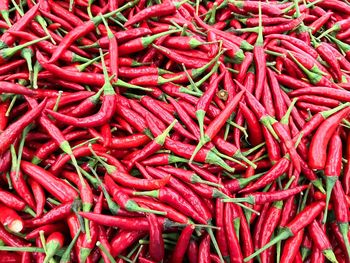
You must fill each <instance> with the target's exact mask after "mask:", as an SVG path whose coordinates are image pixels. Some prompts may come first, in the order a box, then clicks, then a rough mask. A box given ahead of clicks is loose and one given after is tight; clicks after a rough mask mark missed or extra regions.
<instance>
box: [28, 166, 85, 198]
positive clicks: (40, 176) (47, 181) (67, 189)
mask: <svg viewBox="0 0 350 263" xmlns="http://www.w3.org/2000/svg"><path fill="white" fill-rule="evenodd" d="M21 169H22V170H23V172H24V173H25V174H27V175H29V176H30V177H32V178H33V179H34V180H35V181H37V182H38V183H39V184H40V185H42V186H43V187H44V188H45V189H46V190H47V191H48V192H49V193H51V194H52V195H53V196H55V197H56V198H57V199H58V200H60V201H61V202H69V201H72V200H74V199H75V198H76V197H77V196H78V193H77V192H76V191H75V190H74V189H73V188H72V187H71V186H70V185H68V184H67V183H65V182H64V181H62V180H60V179H58V178H57V177H55V176H53V175H52V174H51V173H50V172H48V171H46V170H44V169H43V168H41V167H39V166H37V165H35V164H32V163H29V162H26V161H21Z"/></svg>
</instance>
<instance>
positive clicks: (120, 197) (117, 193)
mask: <svg viewBox="0 0 350 263" xmlns="http://www.w3.org/2000/svg"><path fill="white" fill-rule="evenodd" d="M105 181H106V187H107V189H108V191H109V192H110V193H111V194H112V196H113V199H114V200H115V201H116V202H117V203H118V205H120V206H121V207H122V208H124V209H126V210H127V211H130V212H146V213H147V212H152V213H158V214H164V213H163V212H160V211H156V210H151V209H146V208H143V207H140V206H139V205H138V204H137V203H136V202H135V201H133V200H132V199H131V198H129V196H128V195H127V194H125V193H124V192H123V191H122V190H121V188H120V187H119V186H118V185H116V184H115V183H114V181H113V179H112V178H111V177H110V176H109V175H106V176H105ZM154 191H156V190H154Z"/></svg>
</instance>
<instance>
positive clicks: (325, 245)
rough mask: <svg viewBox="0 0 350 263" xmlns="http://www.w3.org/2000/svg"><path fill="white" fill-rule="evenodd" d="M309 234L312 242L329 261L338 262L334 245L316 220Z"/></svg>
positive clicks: (309, 228)
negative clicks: (333, 248)
mask: <svg viewBox="0 0 350 263" xmlns="http://www.w3.org/2000/svg"><path fill="white" fill-rule="evenodd" d="M308 232H309V235H310V237H311V239H312V241H313V242H314V244H315V245H316V247H317V248H318V249H319V250H320V251H321V252H322V254H324V255H325V257H326V258H327V259H328V260H329V261H331V262H336V261H337V260H336V258H335V255H334V252H333V251H332V245H331V243H330V241H329V240H328V237H327V236H326V234H325V232H324V230H323V229H322V228H321V226H320V224H319V223H318V222H317V221H316V220H314V221H313V222H312V223H311V224H310V225H309V226H308Z"/></svg>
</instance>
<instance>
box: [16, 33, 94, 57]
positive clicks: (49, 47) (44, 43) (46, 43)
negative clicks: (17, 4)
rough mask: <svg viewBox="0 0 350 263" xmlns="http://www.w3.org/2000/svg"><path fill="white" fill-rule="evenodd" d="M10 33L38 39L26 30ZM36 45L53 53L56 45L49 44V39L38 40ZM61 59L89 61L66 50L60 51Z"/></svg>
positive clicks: (20, 36)
mask: <svg viewBox="0 0 350 263" xmlns="http://www.w3.org/2000/svg"><path fill="white" fill-rule="evenodd" d="M11 35H13V36H16V37H19V38H23V39H26V40H29V41H34V40H36V39H38V38H37V37H36V36H35V35H34V34H31V33H28V32H23V31H14V32H11ZM36 45H37V46H38V47H40V48H41V49H42V50H44V51H45V52H47V53H50V54H51V53H53V52H54V50H55V49H56V46H54V45H53V44H51V43H50V42H49V41H45V40H43V41H40V42H38V43H37V44H36ZM61 59H62V60H64V61H66V62H87V61H89V60H88V59H87V58H84V57H82V56H79V55H78V54H76V53H74V52H72V51H69V50H66V51H65V52H63V53H62V56H61Z"/></svg>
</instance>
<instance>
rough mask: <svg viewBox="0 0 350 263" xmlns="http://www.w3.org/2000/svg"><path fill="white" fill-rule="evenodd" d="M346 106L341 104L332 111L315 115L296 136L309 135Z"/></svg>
mask: <svg viewBox="0 0 350 263" xmlns="http://www.w3.org/2000/svg"><path fill="white" fill-rule="evenodd" d="M347 106H348V104H347V103H344V104H341V105H339V106H338V107H335V108H334V109H331V110H328V111H323V112H319V113H317V114H315V115H314V116H313V117H312V118H311V119H310V120H309V121H308V122H307V123H306V125H305V126H304V127H303V128H302V129H301V130H300V132H299V133H298V134H296V136H300V134H303V136H305V137H306V136H308V135H310V134H311V133H312V132H313V131H314V129H316V128H317V127H318V126H319V125H320V124H321V123H323V122H324V121H325V120H326V119H328V118H329V117H330V116H333V114H335V113H337V112H339V111H341V110H343V109H344V108H346V107H347ZM296 136H295V137H294V138H293V141H295V140H296Z"/></svg>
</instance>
